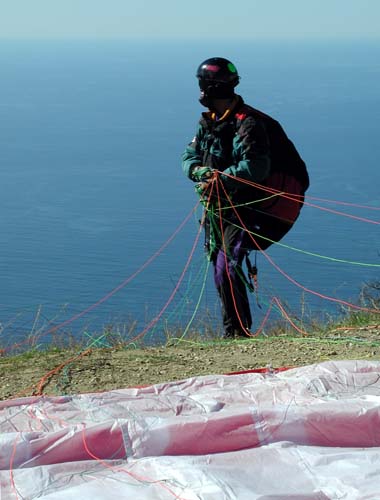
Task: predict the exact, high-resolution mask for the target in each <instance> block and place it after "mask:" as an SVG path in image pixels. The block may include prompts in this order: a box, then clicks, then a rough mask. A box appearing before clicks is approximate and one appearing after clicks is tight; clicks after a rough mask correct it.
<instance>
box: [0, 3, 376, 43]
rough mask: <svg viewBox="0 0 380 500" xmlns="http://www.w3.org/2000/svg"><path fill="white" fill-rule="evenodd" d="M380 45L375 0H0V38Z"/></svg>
mask: <svg viewBox="0 0 380 500" xmlns="http://www.w3.org/2000/svg"><path fill="white" fill-rule="evenodd" d="M125 37H154V38H202V37H215V38H216V37H219V38H223V39H228V38H235V39H236V38H253V39H257V38H264V39H268V38H269V39H279V38H280V39H292V38H293V39H294V38H298V39H299V38H301V39H303V38H308V39H310V38H311V39H314V38H324V39H326V38H333V39H336V38H375V37H376V38H379V37H380V0H191V1H188V0H0V38H45V39H46V38H99V39H107V38H125Z"/></svg>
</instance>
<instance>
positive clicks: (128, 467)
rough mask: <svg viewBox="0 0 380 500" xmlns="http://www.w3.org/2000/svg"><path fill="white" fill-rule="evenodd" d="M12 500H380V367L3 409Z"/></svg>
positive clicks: (3, 481)
mask: <svg viewBox="0 0 380 500" xmlns="http://www.w3.org/2000/svg"><path fill="white" fill-rule="evenodd" d="M0 431H1V434H0V485H1V490H0V492H1V495H0V498H1V499H28V500H29V499H34V498H38V499H44V500H45V499H46V500H47V499H49V500H50V499H51V500H53V499H54V500H59V499H65V500H71V499H73V500H74V499H75V500H78V499H91V500H95V499H112V500H114V499H115V498H120V499H124V498H126V499H127V498H138V499H162V500H164V499H165V500H166V499H173V498H178V499H183V500H195V499H197V500H199V499H202V500H211V499H215V500H216V499H217V500H221V499H228V500H230V499H239V500H240V499H241V500H245V499H246V500H255V499H260V500H282V499H292V500H301V499H302V500H317V499H318V500H322V499H323V500H324V499H348V500H356V499H363V500H364V499H366V500H368V499H377V500H378V499H379V498H380V362H366V361H339V362H334V363H333V362H326V363H321V364H316V365H310V366H304V367H301V368H294V369H290V370H286V371H277V372H276V371H268V372H267V373H254V372H249V373H248V372H247V373H242V374H236V375H209V376H204V377H194V378H189V379H186V380H182V381H179V382H169V383H165V384H158V385H154V386H150V387H144V388H132V389H123V390H114V391H109V392H104V393H95V394H80V395H74V396H61V397H30V398H22V399H13V400H8V401H3V402H0Z"/></svg>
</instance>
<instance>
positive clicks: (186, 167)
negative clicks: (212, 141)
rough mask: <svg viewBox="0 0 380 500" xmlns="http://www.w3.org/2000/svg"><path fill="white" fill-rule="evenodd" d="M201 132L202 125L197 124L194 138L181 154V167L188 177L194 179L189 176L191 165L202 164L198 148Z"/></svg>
mask: <svg viewBox="0 0 380 500" xmlns="http://www.w3.org/2000/svg"><path fill="white" fill-rule="evenodd" d="M201 134H202V127H201V126H200V125H198V130H197V134H196V136H195V137H194V139H193V140H192V141H191V142H190V144H189V145H188V146H187V148H186V149H185V151H184V153H183V154H182V169H183V171H184V173H185V175H187V177H189V179H191V180H194V179H193V178H192V176H191V172H192V169H193V167H198V166H201V165H202V158H201V153H200V148H199V143H200V137H201Z"/></svg>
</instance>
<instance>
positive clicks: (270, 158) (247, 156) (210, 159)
mask: <svg viewBox="0 0 380 500" xmlns="http://www.w3.org/2000/svg"><path fill="white" fill-rule="evenodd" d="M196 77H197V79H198V83H199V88H200V97H199V101H200V103H201V104H202V105H203V106H205V107H206V108H208V110H207V111H206V112H203V113H202V115H201V118H200V121H199V124H198V129H197V132H196V135H195V137H194V139H193V140H192V141H191V142H190V144H189V145H188V146H187V147H186V149H185V151H184V153H183V155H182V167H183V170H184V172H185V174H186V175H187V176H188V177H189V178H190V179H191V180H192V181H194V182H196V190H197V192H198V194H200V196H201V201H202V203H203V205H204V206H205V218H204V226H205V231H206V238H207V247H208V251H209V257H210V259H211V261H212V263H213V267H214V281H215V286H216V289H217V291H218V294H219V297H220V299H221V306H222V318H223V327H224V336H225V338H235V337H240V336H250V335H251V332H250V328H251V326H252V315H251V310H250V304H249V299H248V294H247V287H248V288H249V287H250V285H251V283H250V280H247V277H246V276H245V274H244V272H243V269H242V264H243V260H244V257H246V256H247V255H248V253H249V252H250V251H252V250H259V251H264V250H266V249H267V248H268V247H269V246H270V245H271V244H273V243H274V242H277V241H279V240H280V239H281V238H282V237H283V236H284V235H285V234H286V233H287V232H288V231H289V230H290V229H291V227H292V226H293V224H294V222H295V220H296V219H297V217H298V215H299V212H300V210H301V207H302V205H303V201H304V194H305V191H306V189H307V188H308V186H309V177H308V174H307V170H306V165H305V163H304V162H303V160H302V159H301V157H300V155H299V154H298V152H297V150H296V148H295V147H294V144H293V143H292V142H291V141H290V140H289V138H288V137H287V135H286V133H285V132H284V130H283V128H282V127H281V125H280V124H279V122H278V121H276V120H275V119H273V118H272V117H270V116H269V115H267V114H265V113H263V112H261V111H259V110H257V109H255V108H253V107H251V106H249V105H248V104H246V103H245V102H244V100H243V98H242V97H241V96H240V95H237V94H236V93H235V88H236V86H237V85H238V83H239V81H240V76H239V74H238V71H237V69H236V67H235V65H234V64H233V63H232V62H231V61H229V60H227V59H225V58H222V57H212V58H209V59H206V60H205V61H203V62H202V63H201V64H200V65H199V67H198V69H197V73H196ZM248 262H249V260H248Z"/></svg>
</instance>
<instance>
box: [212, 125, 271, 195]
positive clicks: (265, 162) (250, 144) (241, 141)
mask: <svg viewBox="0 0 380 500" xmlns="http://www.w3.org/2000/svg"><path fill="white" fill-rule="evenodd" d="M233 158H234V160H235V163H234V164H233V165H231V166H229V167H227V168H226V169H225V170H224V173H225V174H229V175H232V176H233V177H239V178H241V179H245V180H248V181H252V182H257V183H261V182H262V181H263V180H264V179H266V178H267V177H268V175H269V174H270V149H269V140H268V136H267V133H266V130H265V126H264V124H263V122H262V121H260V120H257V119H256V118H255V117H253V116H248V117H247V118H245V119H244V120H243V121H242V122H241V124H240V126H239V128H238V130H237V133H236V135H235V137H234V139H233ZM222 178H223V182H224V183H225V185H226V187H231V188H232V187H234V188H235V189H236V188H239V185H240V186H243V184H242V183H241V182H236V181H234V180H233V179H231V178H229V177H227V176H222Z"/></svg>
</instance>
